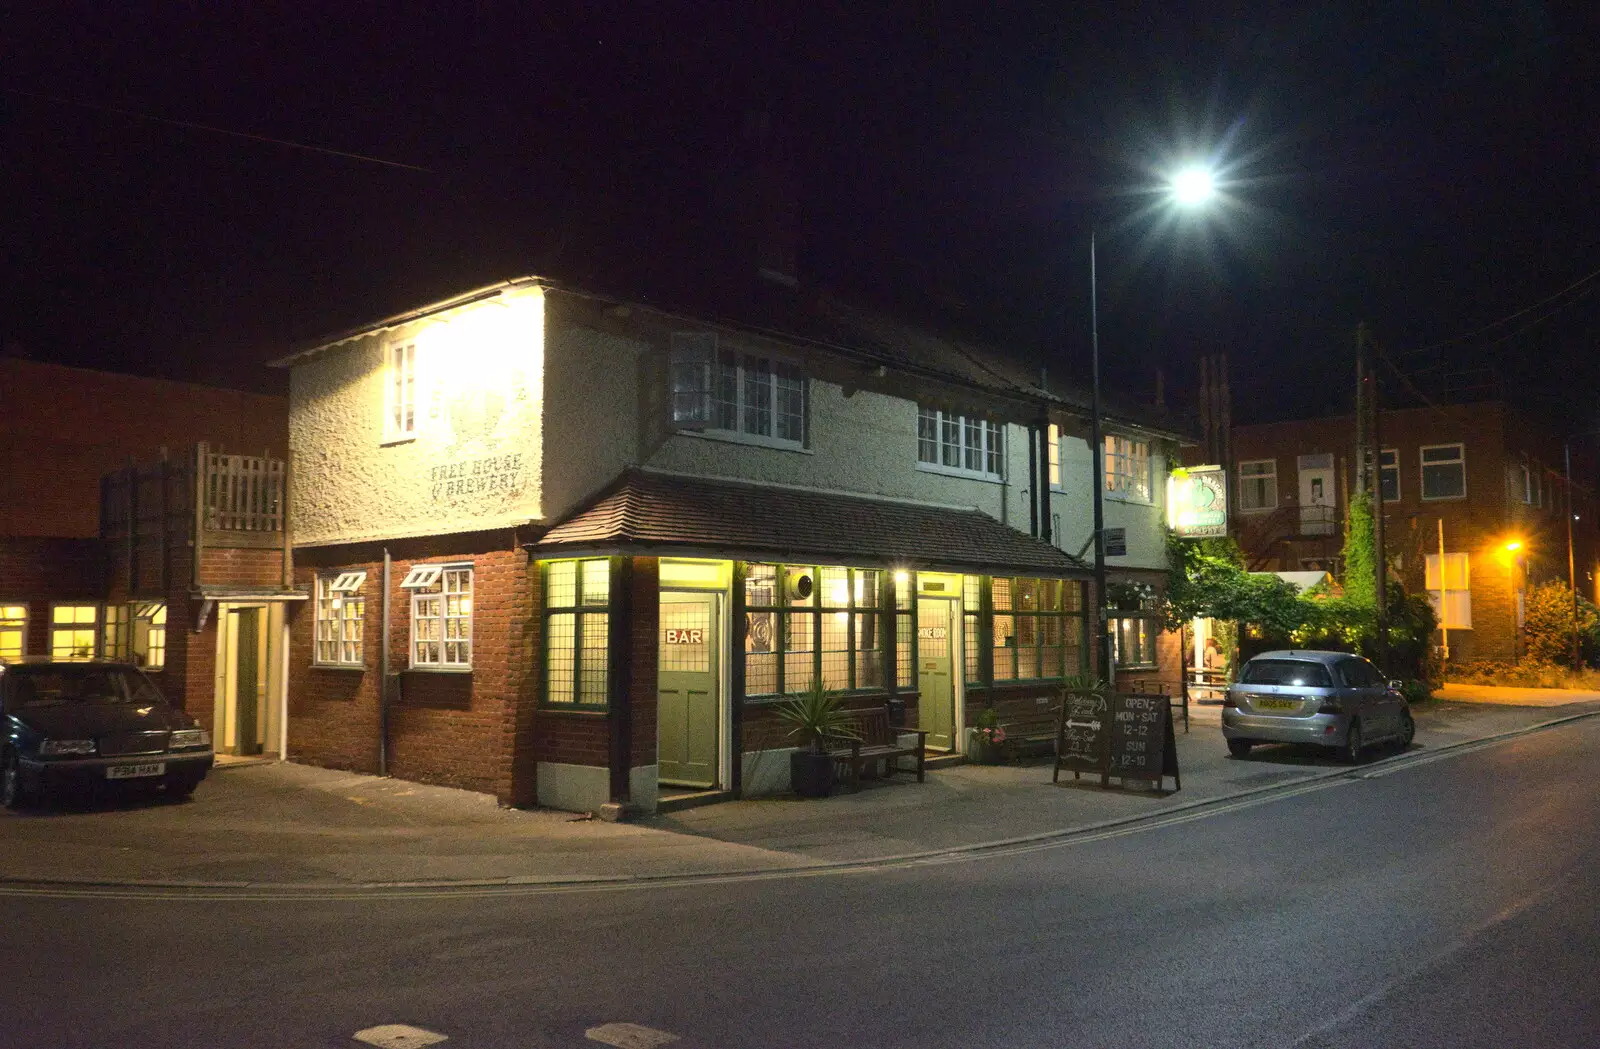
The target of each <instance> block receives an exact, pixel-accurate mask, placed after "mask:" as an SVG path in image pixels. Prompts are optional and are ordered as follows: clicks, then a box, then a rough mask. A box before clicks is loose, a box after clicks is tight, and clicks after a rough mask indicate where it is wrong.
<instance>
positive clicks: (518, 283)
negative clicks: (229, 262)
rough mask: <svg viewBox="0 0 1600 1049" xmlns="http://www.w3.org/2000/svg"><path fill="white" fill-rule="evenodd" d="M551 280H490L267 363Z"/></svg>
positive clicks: (283, 362)
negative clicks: (469, 289)
mask: <svg viewBox="0 0 1600 1049" xmlns="http://www.w3.org/2000/svg"><path fill="white" fill-rule="evenodd" d="M547 283H548V282H547V281H545V280H543V279H541V278H539V277H535V276H527V277H513V278H511V279H510V280H502V281H498V282H496V283H494V284H486V285H484V286H483V287H481V288H474V289H473V290H472V291H467V292H462V293H461V294H460V295H452V296H451V297H450V298H448V299H441V300H440V301H438V302H435V303H430V304H429V305H427V306H421V307H418V308H417V309H414V310H407V311H406V312H404V313H397V314H395V315H394V316H392V317H385V318H384V319H383V320H381V321H374V322H372V323H370V324H363V325H361V326H360V327H357V328H351V329H350V330H348V331H345V332H341V333H340V334H338V335H335V336H333V337H332V338H329V339H325V340H323V341H322V342H319V343H317V344H316V345H315V346H308V347H307V348H305V349H303V350H296V351H295V352H294V353H291V354H289V355H288V356H286V357H279V358H278V359H277V360H272V361H268V362H267V367H269V368H288V367H291V366H293V365H295V364H298V363H300V362H301V361H303V360H305V359H306V358H308V357H315V356H316V355H317V354H319V353H322V352H323V351H325V350H331V349H333V348H334V347H335V346H338V345H340V344H342V343H346V342H349V341H350V340H352V339H359V338H361V337H362V336H363V335H371V334H372V333H373V332H379V331H383V330H384V329H385V328H397V327H399V326H400V325H402V324H410V323H412V322H413V321H420V320H422V319H423V318H425V317H431V316H433V315H434V314H436V313H444V312H445V311H447V310H453V309H457V308H459V307H461V306H470V305H472V304H473V303H475V302H483V301H484V300H485V299H492V298H495V297H497V296H499V295H500V294H502V293H504V292H507V291H510V290H512V289H514V288H525V287H530V286H544V285H546V284H547Z"/></svg>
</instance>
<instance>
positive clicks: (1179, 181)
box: [1089, 164, 1217, 681]
mask: <svg viewBox="0 0 1600 1049" xmlns="http://www.w3.org/2000/svg"><path fill="white" fill-rule="evenodd" d="M1216 191H1217V180H1216V176H1215V175H1214V174H1213V173H1212V171H1211V169H1210V168H1207V167H1204V166H1202V165H1199V164H1188V165H1185V166H1184V167H1181V168H1179V169H1178V170H1177V171H1176V172H1175V173H1174V174H1173V175H1172V176H1171V177H1170V178H1168V180H1167V186H1166V195H1167V198H1168V199H1169V200H1170V201H1171V202H1172V203H1173V204H1174V205H1176V206H1177V207H1179V208H1181V209H1183V210H1186V211H1191V210H1195V209H1198V208H1201V207H1203V206H1204V205H1205V204H1207V203H1209V202H1210V200H1211V198H1212V197H1214V196H1215V195H1216ZM1095 232H1096V231H1095V229H1094V227H1093V226H1091V227H1090V228H1089V347H1090V354H1091V358H1092V363H1091V369H1090V376H1091V385H1090V399H1089V441H1090V448H1091V453H1090V454H1091V455H1093V457H1094V461H1093V464H1092V466H1091V468H1090V471H1089V476H1090V477H1091V478H1092V479H1093V482H1094V500H1093V505H1094V533H1093V535H1094V589H1095V603H1096V605H1098V606H1099V609H1100V613H1099V620H1100V622H1099V634H1100V640H1099V643H1098V650H1097V651H1098V654H1099V657H1100V674H1101V676H1102V677H1104V678H1105V680H1107V681H1110V680H1111V620H1110V617H1109V616H1107V614H1106V534H1105V533H1106V503H1105V495H1106V474H1105V470H1106V451H1105V434H1104V433H1103V432H1102V427H1101V420H1100V292H1099V284H1098V281H1099V275H1098V273H1097V270H1098V258H1097V252H1096V248H1095Z"/></svg>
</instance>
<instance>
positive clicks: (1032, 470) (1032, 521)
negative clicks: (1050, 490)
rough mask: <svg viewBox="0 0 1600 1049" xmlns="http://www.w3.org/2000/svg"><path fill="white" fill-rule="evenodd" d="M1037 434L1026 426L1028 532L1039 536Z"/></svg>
mask: <svg viewBox="0 0 1600 1049" xmlns="http://www.w3.org/2000/svg"><path fill="white" fill-rule="evenodd" d="M1038 488H1039V435H1038V434H1036V433H1034V431H1033V427H1031V426H1030V427H1028V534H1029V535H1031V536H1033V537H1034V538H1036V539H1037V538H1038V536H1039V492H1038Z"/></svg>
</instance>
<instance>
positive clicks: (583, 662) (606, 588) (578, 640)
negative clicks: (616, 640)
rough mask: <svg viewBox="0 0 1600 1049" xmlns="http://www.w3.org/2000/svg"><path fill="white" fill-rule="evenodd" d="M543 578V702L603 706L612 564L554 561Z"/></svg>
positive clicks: (607, 681) (606, 692)
mask: <svg viewBox="0 0 1600 1049" xmlns="http://www.w3.org/2000/svg"><path fill="white" fill-rule="evenodd" d="M544 573H545V576H544V609H545V690H544V701H545V702H546V703H548V704H551V705H553V706H578V707H604V706H605V705H606V703H607V701H608V698H609V691H610V671H611V662H610V660H611V654H610V653H611V616H610V611H609V610H610V607H611V562H610V561H609V560H607V559H605V558H594V559H590V560H584V561H552V562H550V563H548V564H547V565H545V567H544Z"/></svg>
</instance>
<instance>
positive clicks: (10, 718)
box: [0, 658, 215, 808]
mask: <svg viewBox="0 0 1600 1049" xmlns="http://www.w3.org/2000/svg"><path fill="white" fill-rule="evenodd" d="M214 760H215V756H214V754H213V753H212V750H211V733H209V732H207V731H206V730H205V729H203V728H200V727H199V726H198V725H196V724H195V720H194V718H192V717H190V716H189V715H188V714H186V713H185V712H184V711H182V710H179V709H177V708H176V707H174V706H172V705H171V704H169V703H168V702H167V701H166V699H165V698H164V697H163V696H162V695H161V691H160V690H159V689H158V688H156V685H155V682H153V681H152V680H150V678H149V677H148V676H146V675H145V673H144V672H143V671H141V670H140V669H139V668H138V667H136V666H133V665H132V664H128V663H114V662H105V661H99V660H91V661H72V662H68V661H64V660H50V659H34V658H28V659H24V660H22V661H21V662H15V663H6V664H3V665H0V802H3V803H4V804H5V806H6V807H7V808H18V807H20V806H22V805H26V804H28V803H29V802H31V801H34V800H36V799H37V798H38V797H39V796H40V795H41V794H43V793H44V792H45V791H48V790H50V789H52V788H54V787H57V786H60V785H62V784H64V783H67V782H69V781H77V782H80V783H95V782H102V783H103V782H113V783H120V782H124V781H127V782H140V783H153V782H159V783H160V784H161V785H162V786H163V787H164V788H165V790H166V793H167V794H168V795H170V796H176V797H185V796H187V795H189V794H191V793H193V791H194V789H195V787H197V786H199V784H200V781H201V780H203V779H205V776H206V773H207V772H209V771H210V770H211V766H212V763H213V761H214Z"/></svg>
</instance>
